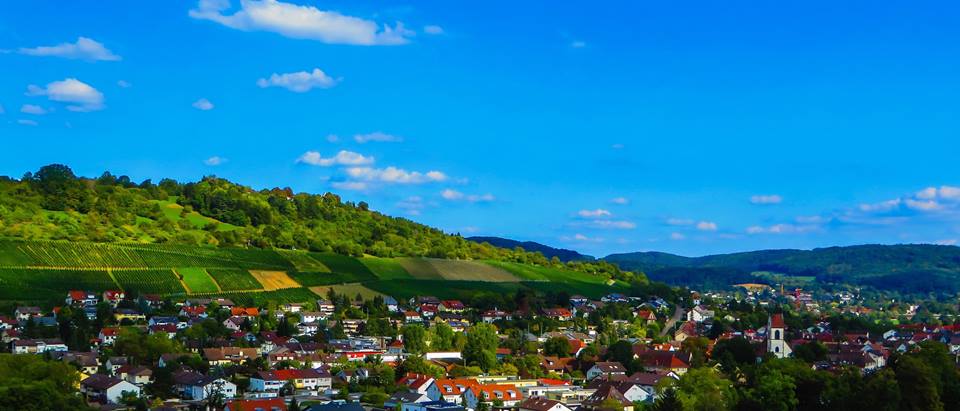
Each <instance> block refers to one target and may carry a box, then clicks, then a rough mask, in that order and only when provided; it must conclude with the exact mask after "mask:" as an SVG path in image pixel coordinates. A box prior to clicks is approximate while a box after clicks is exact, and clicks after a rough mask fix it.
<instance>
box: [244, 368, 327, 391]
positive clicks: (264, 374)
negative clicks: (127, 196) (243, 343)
mask: <svg viewBox="0 0 960 411" xmlns="http://www.w3.org/2000/svg"><path fill="white" fill-rule="evenodd" d="M288 382H289V383H292V384H293V387H294V388H296V389H298V390H301V389H302V390H318V389H321V390H327V389H330V387H331V386H332V385H333V379H332V377H331V376H330V373H329V372H324V373H321V372H320V371H317V370H312V369H306V370H296V369H290V370H276V371H260V372H258V373H256V374H255V375H254V376H252V377H250V389H251V390H252V391H259V392H278V391H280V389H281V388H283V386H284V385H286V384H287V383H288Z"/></svg>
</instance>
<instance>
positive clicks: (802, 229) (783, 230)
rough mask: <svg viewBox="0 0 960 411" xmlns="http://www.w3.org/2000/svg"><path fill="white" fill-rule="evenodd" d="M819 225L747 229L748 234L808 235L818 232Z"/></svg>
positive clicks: (775, 225) (783, 225)
mask: <svg viewBox="0 0 960 411" xmlns="http://www.w3.org/2000/svg"><path fill="white" fill-rule="evenodd" d="M818 228H819V226H817V225H809V224H808V225H794V224H774V225H771V226H767V227H764V226H759V225H755V226H750V227H747V230H746V231H747V234H792V233H806V232H810V231H814V230H817V229H818Z"/></svg>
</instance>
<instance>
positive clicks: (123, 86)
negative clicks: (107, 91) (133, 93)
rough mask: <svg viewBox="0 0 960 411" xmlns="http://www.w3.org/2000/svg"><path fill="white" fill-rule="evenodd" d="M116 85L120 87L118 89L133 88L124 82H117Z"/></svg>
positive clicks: (127, 82)
mask: <svg viewBox="0 0 960 411" xmlns="http://www.w3.org/2000/svg"><path fill="white" fill-rule="evenodd" d="M117 85H118V86H120V88H130V87H133V84H130V82H129V81H126V80H117Z"/></svg>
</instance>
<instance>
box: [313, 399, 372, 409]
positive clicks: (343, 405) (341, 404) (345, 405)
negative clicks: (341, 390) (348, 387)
mask: <svg viewBox="0 0 960 411" xmlns="http://www.w3.org/2000/svg"><path fill="white" fill-rule="evenodd" d="M307 411H365V408H364V407H363V406H362V405H360V403H358V402H346V401H343V400H340V401H331V402H328V403H326V404H316V405H312V406H310V408H307Z"/></svg>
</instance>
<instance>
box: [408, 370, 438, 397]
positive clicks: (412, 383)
mask: <svg viewBox="0 0 960 411" xmlns="http://www.w3.org/2000/svg"><path fill="white" fill-rule="evenodd" d="M400 383H401V384H403V385H406V386H407V390H409V391H410V392H414V393H419V394H425V395H426V396H427V397H428V398H430V400H432V401H436V400H439V399H440V396H441V394H440V388H439V387H438V386H437V382H436V381H434V379H433V377H431V376H428V375H423V374H413V373H410V374H407V375H405V376H404V377H403V379H401V380H400Z"/></svg>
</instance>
